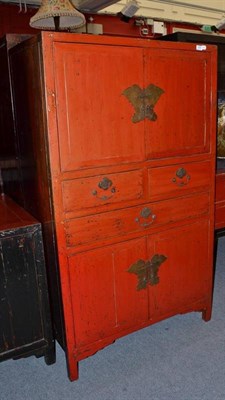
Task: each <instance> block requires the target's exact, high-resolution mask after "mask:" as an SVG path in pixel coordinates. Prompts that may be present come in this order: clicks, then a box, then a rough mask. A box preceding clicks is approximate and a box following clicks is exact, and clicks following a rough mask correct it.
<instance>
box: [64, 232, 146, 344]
mask: <svg viewBox="0 0 225 400" xmlns="http://www.w3.org/2000/svg"><path fill="white" fill-rule="evenodd" d="M146 251H147V239H146V237H144V238H140V239H135V240H130V241H126V242H123V243H120V244H117V245H113V246H107V247H102V248H98V249H95V250H91V251H87V252H83V253H78V254H76V255H74V256H72V257H70V259H69V271H70V282H71V299H72V308H73V314H74V315H73V318H74V324H75V335H76V346H77V347H78V348H79V347H81V346H85V345H87V344H89V343H93V342H96V341H98V340H101V339H103V338H106V337H110V336H113V335H115V334H116V333H117V332H120V331H121V330H125V329H128V328H130V327H135V326H137V327H138V326H140V325H141V324H142V323H144V322H145V321H147V320H148V317H149V315H148V309H149V305H148V292H147V291H146V290H142V291H137V290H136V286H137V281H136V276H135V275H133V274H130V273H129V272H128V269H129V267H130V265H131V264H132V263H134V262H135V261H136V260H137V259H141V258H146Z"/></svg>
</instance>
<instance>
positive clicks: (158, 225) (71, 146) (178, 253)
mask: <svg viewBox="0 0 225 400" xmlns="http://www.w3.org/2000/svg"><path fill="white" fill-rule="evenodd" d="M55 39H56V43H54V60H55V63H54V71H55V77H56V78H55V82H53V81H52V84H53V85H56V86H55V89H53V86H52V91H53V92H54V90H55V94H56V99H55V102H56V105H57V110H56V115H55V118H56V119H55V122H54V125H52V122H53V121H51V123H50V125H49V141H50V153H51V157H52V164H51V168H52V174H53V175H54V176H57V177H58V178H57V179H60V180H61V181H62V185H63V188H64V190H65V183H64V180H63V174H65V173H66V172H70V171H71V172H73V171H75V170H78V169H80V171H79V175H80V177H81V178H80V179H82V170H84V171H85V176H86V175H88V176H89V177H88V179H89V180H91V179H96V174H98V168H102V169H103V170H104V168H105V176H106V177H107V168H109V167H110V166H112V167H117V168H118V165H123V164H124V163H126V164H127V163H128V164H129V163H130V162H132V163H135V164H136V165H137V163H138V162H142V163H144V164H142V165H143V167H144V169H145V168H146V167H147V166H148V168H149V169H148V171H149V172H148V176H150V179H149V182H148V178H147V177H145V180H144V181H143V182H144V186H145V190H147V193H146V196H148V194H150V198H151V188H152V193H153V196H154V193H155V195H156V193H158V200H160V194H162V198H163V199H166V198H168V197H169V195H167V193H169V192H170V196H171V193H172V192H173V190H174V194H173V195H174V196H176V199H171V201H169V200H164V201H161V202H157V203H144V204H145V206H146V207H149V208H150V209H152V210H153V214H154V215H156V219H155V220H154V219H152V217H151V216H150V217H149V219H148V220H147V221H146V220H145V219H142V218H141V217H140V211H141V209H142V208H143V207H142V206H138V207H127V208H126V201H125V202H124V203H123V204H122V205H121V203H116V202H114V201H113V200H111V199H108V200H107V203H108V207H110V209H111V210H112V211H110V212H109V211H107V212H105V213H104V212H101V208H98V212H97V214H93V212H94V209H96V208H94V207H96V204H94V203H92V204H93V206H94V207H93V211H91V208H90V206H89V209H88V211H86V213H87V212H88V214H89V215H88V216H86V217H81V218H78V219H76V218H75V219H71V218H69V216H68V215H67V217H66V218H67V219H66V220H64V222H63V225H62V220H61V218H62V214H61V207H62V205H63V201H64V204H65V191H64V200H63V198H62V194H61V193H60V192H59V191H58V183H57V184H53V197H54V203H55V211H56V229H57V235H58V241H59V243H60V244H61V245H62V247H63V249H64V250H63V249H61V251H60V262H61V267H60V268H61V279H62V285H63V286H62V288H63V298H64V299H65V296H68V288H69V287H70V292H71V296H72V297H71V301H72V303H70V302H69V299H67V301H66V302H64V312H65V315H66V316H67V317H68V319H67V317H66V325H67V330H68V331H67V335H68V339H69V342H68V343H69V346H70V349H71V350H69V352H70V351H73V350H72V347H73V337H74V340H75V343H76V345H75V347H76V350H75V354H77V360H78V359H82V358H84V357H85V355H86V352H87V346H88V347H89V350H88V352H89V353H93V352H94V351H96V348H100V347H102V343H103V342H104V341H107V340H108V341H110V340H112V338H115V337H119V336H121V335H123V334H124V333H125V332H127V331H128V330H129V329H132V327H133V329H134V330H135V329H138V328H139V327H140V326H143V325H148V324H149V323H152V322H153V321H154V320H155V321H157V320H159V319H162V318H165V317H167V316H169V315H174V314H176V313H177V312H182V309H183V310H184V312H186V311H191V310H196V309H198V310H201V311H203V310H204V312H205V314H206V315H207V316H208V318H209V316H210V313H211V305H210V304H211V285H212V250H213V246H212V237H213V230H212V229H213V224H212V219H213V196H212V193H211V194H210V196H208V194H207V192H211V190H213V186H214V185H213V173H214V156H215V143H214V141H212V138H213V137H215V125H214V124H215V103H213V107H212V103H211V102H212V98H211V96H212V88H213V87H215V81H214V80H212V77H213V75H212V71H215V70H216V69H215V60H214V59H212V53H214V54H216V51H215V50H214V49H210V48H209V51H207V52H206V53H204V52H203V53H202V52H201V53H199V52H197V51H196V49H195V46H192V47H187V48H185V50H184V49H182V50H181V46H177V47H176V48H174V46H173V47H171V46H170V45H168V47H163V46H162V47H161V45H159V44H158V43H157V44H152V43H148V45H147V43H146V45H145V46H144V48H143V46H142V45H141V43H140V42H139V41H136V42H135V41H133V42H131V41H127V42H126V41H124V42H122V41H118V42H116V41H114V39H108V40H104V41H103V43H102V44H103V46H100V44H101V39H97V43H96V44H94V43H93V44H92V43H91V44H89V45H88V44H87V45H83V44H79V38H78V39H77V42H78V43H73V44H71V43H65V42H64V43H63V40H61V41H60V43H58V42H57V36H55ZM44 40H45V46H48V43H49V42H48V41H47V36H45V37H44ZM87 41H88V42H89V41H90V40H89V39H87ZM91 42H92V40H91ZM93 42H95V40H94V39H93ZM49 45H50V43H49ZM121 46H123V47H121ZM130 46H131V47H130ZM45 49H46V48H45ZM49 49H50V48H49ZM47 51H48V50H46V60H45V71H46V75H47V77H48V76H49V73H50V70H49V65H50V59H48V57H49V53H47ZM211 51H212V53H211ZM48 60H49V61H48ZM134 60H135V62H134ZM166 71H167V72H168V71H169V74H168V73H166ZM190 71H191V73H190ZM193 71H194V72H195V73H193ZM97 76H99V79H97ZM113 77H116V79H113ZM133 84H137V85H139V86H140V87H141V88H143V87H147V85H149V84H154V85H156V86H158V87H160V88H162V89H163V90H164V93H163V95H162V96H161V97H160V99H159V101H158V102H157V104H156V106H155V112H156V113H157V120H156V121H149V120H147V119H145V120H144V121H141V122H139V123H138V124H134V123H132V120H131V118H132V115H133V114H134V108H133V107H132V104H130V103H129V102H128V100H127V99H126V98H125V96H123V95H122V93H123V91H124V90H125V89H127V88H128V87H130V86H132V85H133ZM50 102H51V103H52V101H51V100H50ZM51 110H52V111H53V109H52V108H51ZM54 110H55V109H54ZM167 117H168V119H167ZM56 121H57V127H58V128H57V131H58V137H57V136H56V135H55V133H56V130H55V126H56V125H55V123H56ZM56 143H59V147H58V146H57V147H56V146H55V145H56ZM107 143H108V145H107ZM51 144H52V145H51ZM52 146H54V151H52V150H51V149H52ZM56 149H59V152H57V151H56ZM198 154H199V155H200V156H201V157H203V156H205V159H204V160H202V158H201V159H199V158H198ZM181 156H183V157H184V158H185V160H186V162H185V167H186V168H187V170H188V171H190V175H191V179H192V182H193V183H192V182H191V183H190V187H188V188H187V189H186V188H185V190H186V191H182V187H179V189H176V190H175V189H171V187H173V185H174V183H173V182H172V179H173V177H174V173H175V171H176V170H177V168H178V167H182V164H178V165H177V164H176V161H178V159H179V157H181ZM188 156H190V157H192V160H194V161H199V162H198V163H193V164H188V162H189V160H188ZM159 157H160V158H164V159H165V158H166V161H165V160H164V165H165V167H164V169H163V168H162V171H161V174H160V173H159V175H158V176H157V179H156V180H155V181H154V180H153V182H152V181H151V178H152V174H153V176H154V171H157V169H154V168H151V160H152V161H154V159H159ZM54 160H55V161H54ZM171 162H172V163H173V164H176V166H175V167H174V166H173V167H171V166H170V164H171ZM135 164H134V165H135ZM167 169H168V170H169V171H172V170H173V173H172V172H170V175H171V176H170V184H169V183H168V184H167V186H166V185H164V179H165V181H166V177H167V176H168V175H169V174H168V172H167ZM88 170H89V171H90V172H89V174H87V171H88ZM112 170H113V168H112ZM159 170H160V168H159ZM164 170H165V171H164ZM117 172H118V170H117ZM164 172H165V173H164ZM92 177H93V178H92ZM131 179H132V178H131ZM178 180H179V179H178ZM76 183H77V181H75V183H74V184H73V183H72V179H71V186H70V187H71V199H70V200H67V202H68V201H69V202H70V207H69V211H70V215H71V213H72V210H74V214H73V215H76V212H75V209H76V208H77V207H79V202H80V201H82V200H78V202H77V204H76V205H75V207H74V208H73V200H72V199H74V203H75V202H76V200H75V198H76V197H79V195H80V196H81V197H80V198H81V199H83V201H84V203H83V204H84V206H85V204H86V201H88V202H90V201H91V202H93V193H91V190H90V189H89V193H88V192H87V191H86V194H85V192H84V197H83V196H82V195H83V191H82V190H81V189H80V192H79V193H78V192H77V194H76V195H75V193H74V190H75V189H74V188H75V185H76ZM66 184H67V185H68V181H67V183H66ZM127 185H128V186H129V180H128V181H127ZM127 185H126V184H124V187H123V186H121V190H120V196H121V199H123V196H125V197H126V193H127V190H129V189H127ZM165 187H166V189H165ZM68 188H69V186H68ZM55 190H56V191H55ZM78 190H79V189H78ZM188 190H189V191H190V192H195V191H199V192H200V194H199V195H195V196H194V197H192V196H191V197H188V196H187V197H180V198H179V197H177V196H182V195H183V194H184V193H188ZM135 192H136V191H135V190H134V195H135ZM201 192H202V193H201ZM73 193H74V194H73ZM107 193H108V192H107ZM88 194H89V196H88ZM108 194H109V193H108ZM69 197H70V196H69V192H67V197H66V198H67V199H68V198H69ZM86 198H88V200H86ZM112 199H113V197H112ZM127 200H129V199H127ZM143 200H144V199H143ZM146 200H147V197H146ZM95 201H96V200H95ZM89 204H90V203H89ZM119 204H120V206H119ZM127 204H129V201H128V202H127ZM118 207H119V208H118ZM121 207H122V208H121ZM102 211H103V210H102ZM201 215H202V216H203V215H206V217H204V219H202V217H201ZM58 218H59V219H58ZM57 221H58V222H57ZM179 221H180V222H179ZM191 221H193V222H194V221H196V223H193V224H190V222H191ZM173 223H175V225H174V228H173V230H171V231H170V230H168V229H169V227H170V224H173ZM179 224H181V226H179ZM163 225H164V229H163V231H164V233H162V234H157V230H158V231H159V232H160V230H162V227H163ZM154 226H155V227H154ZM62 227H64V228H63V230H62ZM166 229H167V230H166ZM201 229H202V230H201ZM146 230H147V231H148V234H149V235H150V236H149V242H148V241H146V238H147V237H148V236H147V237H146ZM163 231H162V232H163ZM151 232H152V234H153V235H151ZM154 232H155V233H154ZM202 232H204V233H202ZM64 235H65V236H64ZM135 236H136V237H139V239H136V238H135ZM126 238H127V239H128V238H130V239H131V240H130V241H126ZM137 240H138V241H139V242H138V243H139V245H138V246H137V244H136V243H137V242H136V241H137ZM121 241H122V243H119V242H121ZM116 242H117V243H118V244H116ZM110 243H111V244H110ZM147 243H149V245H148V246H149V248H148V246H147ZM66 246H69V247H70V246H72V248H71V251H70V252H69V253H68V254H70V255H69V261H67V260H66V258H65V254H66V253H64V252H67V250H66ZM82 246H83V247H82ZM88 246H89V248H90V249H91V248H92V249H93V250H89V251H88ZM146 246H147V247H146ZM199 248H200V249H201V251H200V252H199ZM208 249H210V251H209V250H208ZM77 252H78V253H77ZM155 253H160V254H161V253H163V254H164V253H166V254H168V255H169V257H168V258H169V261H168V262H167V265H166V262H165V265H163V266H162V276H164V280H163V283H162V288H160V284H159V285H157V286H156V287H154V288H153V290H152V288H151V287H149V289H148V291H146V290H144V291H143V293H139V292H137V290H136V289H135V284H136V285H137V278H136V277H135V276H133V275H132V274H128V272H127V271H128V268H129V266H130V265H131V264H132V263H134V262H136V261H137V260H138V259H140V258H141V259H145V260H147V259H148V258H149V257H150V256H152V255H154V254H155ZM166 254H165V255H166ZM187 254H188V255H187ZM203 255H204V256H203ZM202 257H204V260H202ZM194 260H196V265H195V261H194ZM67 262H69V264H68V267H67ZM206 265H207V267H206ZM67 268H68V269H69V276H68V275H67V272H66V270H67ZM193 268H196V270H195V273H194V275H195V276H194V282H193V281H192V279H193ZM205 268H206V269H207V272H206V275H204V270H205ZM66 275H67V277H66ZM160 282H161V280H160ZM157 289H158V290H157ZM147 292H149V293H150V294H149V300H148V301H147V298H146V293H147ZM173 292H174V293H173ZM172 293H173V295H174V296H172ZM69 303H70V304H69ZM203 303H205V304H204V305H203ZM196 304H197V305H196ZM178 310H179V311H178ZM71 312H72V314H71ZM72 327H73V329H74V330H73V331H72ZM107 338H108V339H107ZM75 369H76V366H74V364H73V365H72V364H70V370H71V371H73V373H75Z"/></svg>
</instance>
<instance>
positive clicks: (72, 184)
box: [62, 170, 145, 213]
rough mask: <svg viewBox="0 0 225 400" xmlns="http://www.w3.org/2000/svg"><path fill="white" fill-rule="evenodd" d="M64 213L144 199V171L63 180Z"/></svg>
mask: <svg viewBox="0 0 225 400" xmlns="http://www.w3.org/2000/svg"><path fill="white" fill-rule="evenodd" d="M62 193H63V206H64V212H65V213H73V212H74V211H75V210H80V209H88V208H91V207H102V206H103V205H106V204H116V203H121V202H124V201H126V202H128V201H137V200H139V199H144V197H145V196H144V172H143V170H135V171H128V172H120V173H115V174H106V175H98V176H94V177H88V178H80V179H74V180H67V181H64V182H63V184H62Z"/></svg>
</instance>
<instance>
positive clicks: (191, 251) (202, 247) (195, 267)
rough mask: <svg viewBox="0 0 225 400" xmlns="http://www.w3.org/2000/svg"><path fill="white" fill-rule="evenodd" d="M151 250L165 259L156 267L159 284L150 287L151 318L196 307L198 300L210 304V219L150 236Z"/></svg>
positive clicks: (211, 264) (211, 263) (211, 267)
mask: <svg viewBox="0 0 225 400" xmlns="http://www.w3.org/2000/svg"><path fill="white" fill-rule="evenodd" d="M152 253H154V254H155V253H160V254H164V255H165V256H166V257H167V259H166V262H165V263H164V264H163V265H162V266H161V268H160V269H159V272H158V277H159V282H158V284H157V285H155V286H149V303H150V317H151V319H153V320H154V319H156V320H157V319H158V318H160V319H161V318H164V317H166V316H169V315H174V314H177V313H180V312H181V313H182V312H185V311H192V308H193V310H195V309H198V306H197V305H198V303H199V304H204V303H205V304H206V305H207V304H209V301H210V299H211V293H212V274H213V262H212V248H210V246H209V221H207V220H201V221H199V222H196V223H192V224H189V225H187V226H182V227H179V228H176V229H173V230H169V231H166V232H163V233H160V234H159V235H156V236H154V239H153V238H151V237H149V254H152ZM195 306H196V307H195Z"/></svg>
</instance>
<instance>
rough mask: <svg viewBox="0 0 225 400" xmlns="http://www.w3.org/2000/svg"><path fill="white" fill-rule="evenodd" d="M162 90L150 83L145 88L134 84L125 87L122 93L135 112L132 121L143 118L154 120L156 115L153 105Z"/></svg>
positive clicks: (138, 120)
mask: <svg viewBox="0 0 225 400" xmlns="http://www.w3.org/2000/svg"><path fill="white" fill-rule="evenodd" d="M163 93H164V90H163V89H161V88H160V87H158V86H156V85H154V84H153V83H151V84H150V85H148V86H147V87H146V88H145V89H141V88H140V86H138V85H136V84H134V85H132V86H130V87H128V88H127V89H125V90H124V91H123V92H122V94H123V95H124V96H125V97H126V98H127V99H128V101H129V102H130V103H131V104H132V106H133V107H134V109H135V114H134V115H133V117H132V122H134V123H136V122H140V121H142V120H144V119H145V118H147V119H149V120H150V121H156V119H157V115H156V113H155V111H154V106H155V105H156V103H157V101H158V100H159V98H160V96H161V95H162V94H163Z"/></svg>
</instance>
